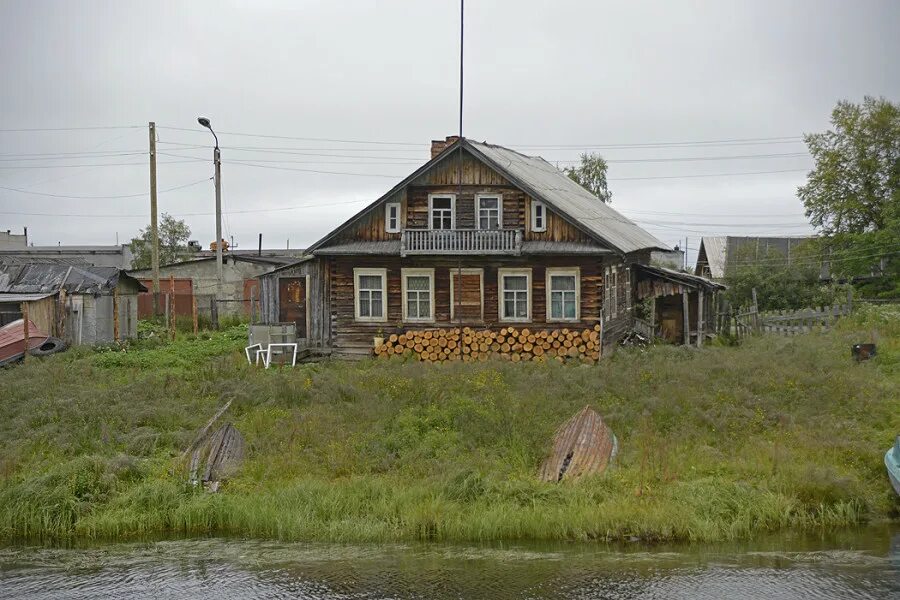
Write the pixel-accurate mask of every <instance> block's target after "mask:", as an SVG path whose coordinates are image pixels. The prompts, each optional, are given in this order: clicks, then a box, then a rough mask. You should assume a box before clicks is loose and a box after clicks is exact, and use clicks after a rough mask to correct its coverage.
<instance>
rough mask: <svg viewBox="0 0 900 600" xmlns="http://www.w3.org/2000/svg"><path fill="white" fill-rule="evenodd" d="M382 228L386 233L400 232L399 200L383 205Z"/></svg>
mask: <svg viewBox="0 0 900 600" xmlns="http://www.w3.org/2000/svg"><path fill="white" fill-rule="evenodd" d="M384 230H385V231H386V232H387V233H400V203H399V202H388V203H387V204H385V205H384Z"/></svg>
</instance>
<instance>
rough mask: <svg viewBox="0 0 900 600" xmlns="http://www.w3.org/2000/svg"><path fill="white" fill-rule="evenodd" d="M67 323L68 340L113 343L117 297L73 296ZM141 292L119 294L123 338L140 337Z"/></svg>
mask: <svg viewBox="0 0 900 600" xmlns="http://www.w3.org/2000/svg"><path fill="white" fill-rule="evenodd" d="M70 301H71V306H70V308H69V310H68V316H67V322H66V336H65V337H66V340H67V341H69V342H70V343H73V344H87V345H93V344H109V343H112V342H113V339H114V335H113V334H114V332H115V322H114V320H113V304H114V302H113V297H112V296H91V295H77V296H71V297H70ZM137 322H138V314H137V295H136V294H120V295H119V340H125V339H128V338H135V337H137Z"/></svg>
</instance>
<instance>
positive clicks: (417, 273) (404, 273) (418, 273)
mask: <svg viewBox="0 0 900 600" xmlns="http://www.w3.org/2000/svg"><path fill="white" fill-rule="evenodd" d="M407 277H427V278H428V298H429V300H430V302H429V307H428V308H429V311H430V312H429V315H428V316H427V317H410V316H409V314H408V313H409V307H408V306H407V300H406V278H407ZM400 290H401V293H402V295H403V321H404V322H407V323H434V269H400Z"/></svg>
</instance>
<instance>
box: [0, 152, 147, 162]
mask: <svg viewBox="0 0 900 600" xmlns="http://www.w3.org/2000/svg"><path fill="white" fill-rule="evenodd" d="M119 153H121V154H135V153H140V154H146V153H147V151H146V150H96V151H89V150H81V151H79V152H30V153H25V154H19V153H16V152H5V153H2V154H0V156H14V157H15V156H21V157H30V156H46V157H54V156H75V155H81V156H93V155H97V154H119ZM10 160H14V159H10Z"/></svg>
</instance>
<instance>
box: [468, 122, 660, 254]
mask: <svg viewBox="0 0 900 600" xmlns="http://www.w3.org/2000/svg"><path fill="white" fill-rule="evenodd" d="M465 143H466V145H467V146H469V147H470V148H473V149H474V150H475V152H476V154H477V153H480V154H482V155H483V157H484V158H485V159H487V162H488V163H490V164H492V166H494V167H495V168H496V169H497V170H498V171H500V172H501V173H502V174H504V175H506V176H507V177H508V178H509V179H510V180H511V181H512V182H513V183H515V184H516V185H518V186H520V187H522V188H523V189H524V190H525V191H526V192H529V193H530V194H531V195H532V196H534V197H535V198H537V199H538V200H542V201H544V202H546V203H547V204H549V205H550V206H551V207H552V208H555V209H556V210H557V211H558V212H560V213H562V214H563V216H565V217H568V218H569V219H570V220H571V221H573V222H575V223H576V224H578V225H581V226H582V227H583V228H585V229H587V230H588V232H589V233H592V234H593V235H595V236H596V237H598V238H600V239H601V240H603V241H605V242H606V243H608V244H609V245H610V246H612V247H613V248H615V249H617V250H619V251H620V252H622V253H624V254H628V253H630V252H637V251H639V250H668V249H669V247H668V246H667V245H666V244H664V243H663V242H661V241H660V240H658V239H656V237H654V236H653V235H651V234H650V233H648V232H647V231H645V230H644V229H642V228H641V227H639V226H638V225H637V224H635V223H634V222H633V221H631V220H629V219H627V218H625V217H624V216H623V215H621V214H620V213H619V212H618V211H616V210H615V209H613V208H612V207H610V206H609V205H608V204H606V203H605V202H603V201H602V200H600V199H599V198H597V197H596V196H594V195H593V194H591V193H590V192H589V191H587V190H586V189H584V188H583V187H581V186H580V185H578V184H577V183H575V182H574V181H572V180H571V179H570V178H569V177H568V176H567V175H566V174H565V173H563V172H562V171H560V170H559V169H557V168H556V167H554V166H553V165H551V164H550V163H548V162H547V161H546V160H544V159H543V158H541V157H539V156H528V155H525V154H520V153H519V152H516V151H515V150H510V149H509V148H504V147H503V146H495V145H493V144H487V143H481V142H473V141H471V140H465Z"/></svg>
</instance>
